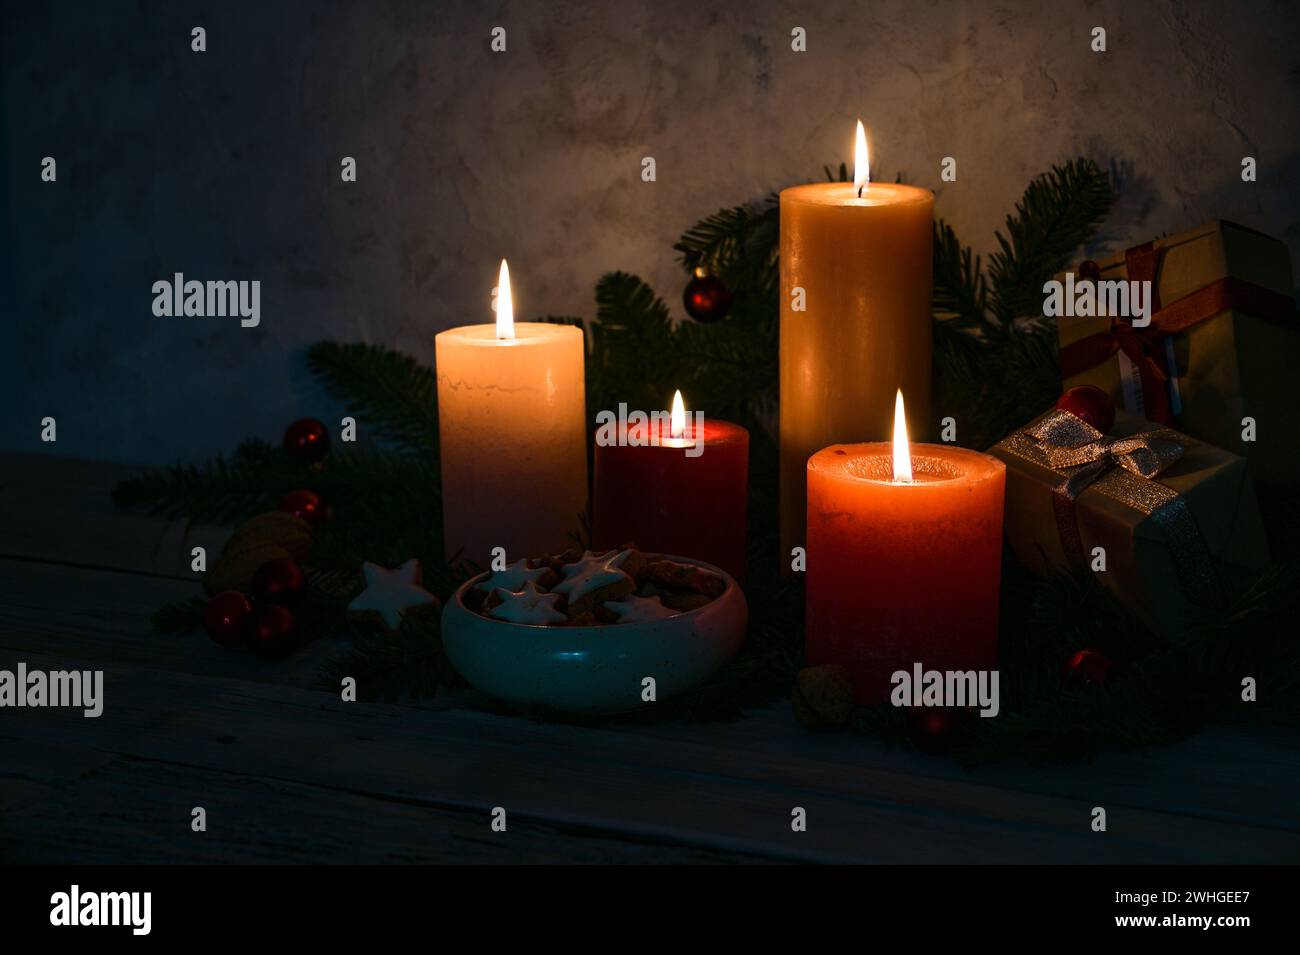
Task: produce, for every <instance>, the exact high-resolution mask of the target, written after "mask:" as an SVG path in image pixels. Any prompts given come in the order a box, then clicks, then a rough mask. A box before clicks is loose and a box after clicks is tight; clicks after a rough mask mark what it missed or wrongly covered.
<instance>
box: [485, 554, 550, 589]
mask: <svg viewBox="0 0 1300 955" xmlns="http://www.w3.org/2000/svg"><path fill="white" fill-rule="evenodd" d="M551 573H554V572H553V571H552V570H551V569H550V568H549V567H547V566H545V565H543V566H541V567H529V566H528V560H527V558H524V557H521V558H519V559H518V560H517V561H515V562H514V563H513V564H510V565H508V566H507V567H506V569H505V570H495V571H493V572H492V574H491V576H489V577H488V578H487V579H486V580H481V581H479V582H478V583H477V584H475V585H474V589H475V590H481V591H483V592H484V593H488V594H490V593H492V591H494V590H496V589H497V588H498V587H500V588H501V589H502V590H509V591H511V592H512V593H516V594H517V593H519V591H521V590H523V589H524V584H526V583H529V582H530V581H531V582H532V583H534V584H535V583H537V582H538V581H540V580H541V579H542V578H543V577H545V576H547V575H548V574H551Z"/></svg>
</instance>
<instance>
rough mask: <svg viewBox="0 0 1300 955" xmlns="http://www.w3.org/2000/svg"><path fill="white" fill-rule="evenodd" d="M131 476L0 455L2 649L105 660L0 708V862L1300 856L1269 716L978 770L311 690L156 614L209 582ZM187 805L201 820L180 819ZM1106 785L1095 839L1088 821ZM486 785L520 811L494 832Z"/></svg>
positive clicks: (829, 743) (459, 703) (828, 738)
mask: <svg viewBox="0 0 1300 955" xmlns="http://www.w3.org/2000/svg"><path fill="white" fill-rule="evenodd" d="M70 467H71V468H72V471H71V472H69V470H68V469H69V468H70ZM121 473H123V472H122V469H116V468H114V467H113V466H101V465H91V466H84V467H78V466H74V465H71V464H69V463H68V462H66V461H58V460H55V459H46V458H32V459H28V460H27V462H25V461H24V460H23V459H22V458H21V456H0V503H3V504H4V505H5V508H4V512H3V513H0V554H4V555H6V556H5V557H4V558H0V667H3V668H9V667H12V666H14V665H15V664H16V663H17V661H19V660H22V661H24V662H26V663H27V664H28V666H29V667H40V668H49V669H63V668H68V667H94V668H98V669H103V670H104V671H105V675H106V678H105V682H106V686H105V695H106V704H105V713H104V716H103V717H101V718H99V719H84V718H82V717H81V715H80V713H79V712H74V711H66V710H33V709H22V710H15V709H6V710H0V859H5V860H8V861H150V862H161V861H205V862H215V861H235V860H239V861H323V862H334V861H353V862H357V861H359V862H381V861H453V860H455V861H505V860H509V861H536V862H547V861H550V862H554V861H560V862H564V861H573V862H591V861H625V862H645V861H656V862H698V861H718V862H751V861H853V862H986V861H1003V862H1061V863H1086V862H1211V861H1218V862H1261V861H1266V862H1294V861H1297V860H1300V801H1297V800H1295V799H1294V798H1293V796H1292V793H1293V791H1294V787H1295V784H1296V782H1297V775H1298V773H1297V766H1298V765H1300V742H1297V739H1296V737H1295V736H1294V735H1293V734H1288V733H1286V732H1283V731H1281V730H1273V729H1269V728H1266V727H1259V726H1249V727H1246V726H1236V725H1233V726H1223V727H1215V728H1212V729H1210V730H1208V731H1207V732H1205V733H1202V734H1201V735H1199V736H1198V737H1196V738H1194V739H1191V740H1188V741H1185V742H1184V743H1181V744H1178V745H1176V746H1171V747H1167V748H1165V749H1163V750H1156V751H1150V752H1141V753H1108V754H1105V755H1104V756H1102V757H1101V758H1099V759H1098V760H1097V761H1096V762H1095V763H1092V764H1089V765H1080V766H1069V767H1051V768H1040V767H1028V766H1023V765H1021V766H1014V765H1013V766H998V767H992V768H987V769H981V770H979V771H976V772H965V771H962V770H960V769H958V768H956V767H954V766H953V765H952V764H951V763H950V762H949V761H947V760H944V759H942V758H939V757H930V756H925V755H921V754H916V753H913V752H909V751H903V750H897V749H891V748H889V747H886V746H884V745H883V744H881V743H879V742H877V741H874V740H871V739H868V738H863V737H856V736H853V735H850V734H832V735H820V734H810V733H808V732H806V731H804V730H802V729H801V728H800V727H799V726H798V725H797V724H796V723H794V721H793V720H792V719H791V718H790V716H789V713H788V708H787V707H786V706H784V705H777V706H773V707H770V708H768V709H766V710H763V711H761V712H759V713H756V714H754V715H752V716H751V717H749V718H746V719H744V720H739V721H735V722H731V723H712V724H682V723H668V724H658V725H653V726H636V727H631V726H620V725H617V724H614V725H610V726H606V727H601V728H577V727H571V726H562V725H554V724H544V723H534V722H529V721H525V720H521V719H514V718H511V717H508V716H502V715H499V714H496V713H491V712H485V711H483V710H482V709H479V708H476V707H475V705H474V701H475V697H474V695H473V694H469V695H467V696H462V697H458V698H455V699H451V700H447V699H443V700H439V701H435V702H433V703H430V704H426V705H421V706H410V705H395V706H386V705H368V704H356V703H343V702H341V701H340V700H339V699H338V698H337V696H336V695H335V694H333V693H327V692H323V691H321V690H320V689H318V688H317V676H316V673H317V670H318V668H319V664H320V662H321V660H322V659H323V658H324V657H325V656H328V655H329V654H330V653H332V652H334V651H335V650H337V649H338V647H337V646H327V645H320V644H318V645H315V646H314V647H312V648H311V649H310V650H309V651H307V652H305V653H301V654H298V655H295V657H293V658H291V659H290V660H289V661H285V662H283V663H278V664H267V663H264V662H262V661H258V660H255V659H254V658H252V657H251V656H249V655H247V654H244V653H240V652H236V651H230V650H227V649H224V648H221V647H217V646H215V645H213V644H211V643H210V642H209V641H207V640H206V639H204V638H202V637H201V636H197V635H192V636H189V637H161V636H159V635H157V634H154V633H153V632H152V631H151V628H150V627H149V623H148V618H149V615H150V614H151V613H152V612H153V610H154V609H155V608H156V607H157V606H158V605H159V604H160V603H162V602H164V601H167V600H175V599H178V598H180V597H183V596H185V595H186V594H188V593H192V592H195V590H196V586H195V583H194V582H193V575H190V574H189V573H188V567H187V565H186V564H185V562H183V561H182V563H181V565H180V567H179V569H178V568H177V566H175V565H174V564H171V563H169V562H168V561H169V560H170V558H168V559H160V558H159V556H158V553H159V552H158V541H159V540H162V541H164V542H165V543H164V545H163V546H164V549H173V550H175V548H176V547H177V546H178V545H177V544H175V542H176V541H181V542H182V543H183V538H182V536H181V534H180V530H181V528H178V527H177V526H176V524H177V522H165V521H151V520H150V519H147V518H138V517H125V516H122V515H118V514H114V513H113V512H112V511H111V508H107V507H106V506H105V502H106V500H107V496H106V495H107V489H108V486H109V484H111V481H112V480H115V479H116V477H117V476H120V474H121ZM15 475H17V476H15ZM52 499H58V500H61V501H62V502H63V505H62V507H61V509H60V510H58V511H57V512H54V511H51V510H49V508H50V502H51V500H52ZM83 501H84V504H83ZM70 502H71V503H70ZM82 508H84V511H85V512H86V513H88V514H92V515H96V516H95V519H94V520H90V519H83V517H82ZM42 510H44V512H45V513H44V519H45V523H44V524H42V513H41V512H42ZM54 513H56V514H57V515H58V516H57V517H53V518H52V517H50V515H51V514H54ZM16 514H20V515H21V516H19V517H17V518H15V515H16ZM42 528H44V529H43V530H42ZM209 533H211V534H212V535H213V536H214V537H215V538H216V539H217V540H218V542H219V540H220V537H219V536H218V535H221V534H222V533H223V532H221V531H220V530H219V529H215V528H213V529H210V530H209ZM87 541H90V542H91V543H90V545H88V544H87ZM176 552H177V553H187V551H183V552H182V551H176ZM88 555H89V559H87V556H88ZM195 805H202V806H204V807H205V808H206V809H207V810H208V814H209V829H208V832H206V833H192V832H191V831H190V828H189V818H190V816H189V813H190V808H191V807H192V806H195ZM1095 805H1102V806H1105V807H1106V809H1107V812H1108V816H1109V831H1108V832H1106V833H1104V834H1099V833H1093V832H1091V830H1090V828H1089V825H1088V822H1089V818H1090V817H1089V811H1090V809H1091V807H1092V806H1095ZM494 806H503V807H505V808H506V809H507V812H508V819H509V828H508V830H507V832H505V833H494V832H492V831H491V829H490V826H489V824H488V822H489V812H490V810H491V808H492V807H494ZM796 806H799V807H803V808H804V809H805V810H806V811H807V813H808V829H807V831H806V832H803V833H795V832H792V831H791V828H790V812H791V809H792V808H794V807H796Z"/></svg>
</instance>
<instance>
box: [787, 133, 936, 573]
mask: <svg viewBox="0 0 1300 955" xmlns="http://www.w3.org/2000/svg"><path fill="white" fill-rule="evenodd" d="M867 158H868V157H867V147H866V135H865V133H864V132H863V129H862V124H861V123H858V130H857V146H856V149H855V151H854V181H853V183H852V184H851V185H850V184H849V183H818V184H815V185H808V186H795V187H793V188H791V189H786V190H783V191H782V193H781V411H780V426H781V543H782V546H783V548H784V554H785V556H784V557H783V558H782V559H783V562H784V563H785V565H786V566H788V565H789V555H790V550H791V548H793V547H796V546H800V545H803V544H804V543H805V541H804V518H805V508H806V480H807V471H806V468H807V464H808V457H809V455H811V454H812V453H813V452H814V451H817V450H818V449H819V448H824V447H826V445H828V444H834V443H836V442H850V441H870V440H881V439H884V438H887V437H888V435H889V423H890V415H891V412H892V409H893V400H894V390H895V389H896V388H897V387H899V386H900V385H901V386H902V388H903V390H904V391H905V392H906V393H907V396H908V399H909V404H910V409H909V410H910V411H911V417H910V422H911V425H912V433H913V434H917V435H925V434H927V433H928V432H929V429H930V361H931V349H932V336H931V317H930V288H931V273H932V270H933V264H932V263H933V254H934V253H933V238H932V229H933V218H934V194H933V193H931V192H930V191H929V190H928V189H917V188H914V187H912V186H903V185H895V184H892V183H878V182H870V175H869V168H868V162H867ZM801 308H802V310H800V309H801Z"/></svg>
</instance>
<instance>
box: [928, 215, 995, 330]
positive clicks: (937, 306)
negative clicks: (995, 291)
mask: <svg viewBox="0 0 1300 955" xmlns="http://www.w3.org/2000/svg"><path fill="white" fill-rule="evenodd" d="M987 307H988V288H987V286H986V285H985V282H984V273H983V271H982V270H981V268H980V259H979V256H977V255H975V254H974V253H973V252H972V251H971V249H970V248H968V247H967V246H964V245H962V244H961V242H960V241H958V239H957V234H956V233H955V232H953V230H952V226H950V225H948V224H947V223H946V222H944V221H943V220H942V219H940V220H939V221H938V222H936V223H935V224H934V298H933V306H932V308H933V311H934V313H935V315H936V317H940V318H944V319H947V320H949V321H952V322H955V323H956V325H954V326H953V327H954V328H955V327H972V326H978V325H982V324H983V323H985V322H986V321H987V314H986V309H987Z"/></svg>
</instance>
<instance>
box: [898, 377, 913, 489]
mask: <svg viewBox="0 0 1300 955" xmlns="http://www.w3.org/2000/svg"><path fill="white" fill-rule="evenodd" d="M894 480H895V481H901V482H902V483H904V484H911V483H912V451H911V449H910V448H909V447H908V444H907V416H906V415H904V414H903V389H902V388H899V389H898V396H897V397H896V398H895V399H894Z"/></svg>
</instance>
